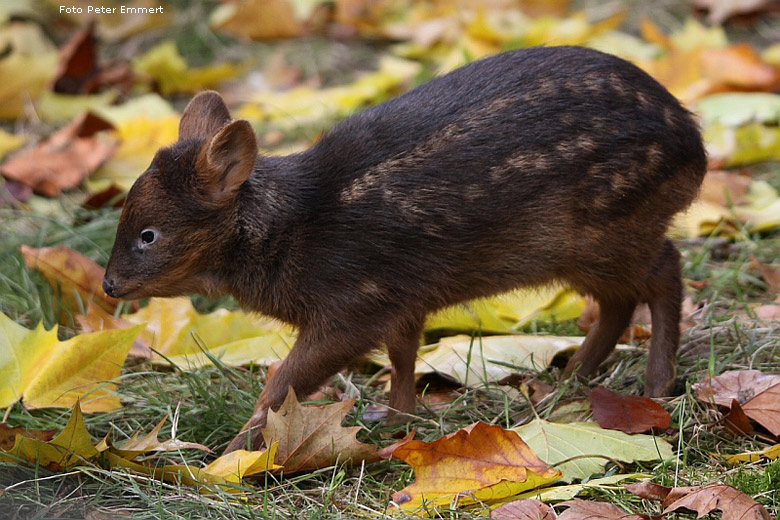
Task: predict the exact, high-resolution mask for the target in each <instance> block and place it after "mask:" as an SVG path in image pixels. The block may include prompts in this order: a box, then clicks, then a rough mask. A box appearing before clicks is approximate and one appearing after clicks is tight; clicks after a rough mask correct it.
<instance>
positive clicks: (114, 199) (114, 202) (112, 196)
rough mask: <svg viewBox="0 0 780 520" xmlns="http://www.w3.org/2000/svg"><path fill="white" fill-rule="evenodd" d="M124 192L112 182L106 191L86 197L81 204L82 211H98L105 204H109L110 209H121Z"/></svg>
mask: <svg viewBox="0 0 780 520" xmlns="http://www.w3.org/2000/svg"><path fill="white" fill-rule="evenodd" d="M124 192H125V190H123V189H122V188H120V187H119V186H117V185H116V184H114V183H113V182H112V183H111V184H109V185H108V187H107V188H106V189H104V190H102V191H99V192H97V193H93V194H92V195H90V196H89V197H87V199H86V200H85V201H84V202H82V203H81V207H82V208H84V209H100V208H102V207H105V206H106V205H107V204H111V207H112V208H121V207H122V206H123V205H124V203H125V196H124V195H123V194H124ZM120 195H122V196H121V197H120Z"/></svg>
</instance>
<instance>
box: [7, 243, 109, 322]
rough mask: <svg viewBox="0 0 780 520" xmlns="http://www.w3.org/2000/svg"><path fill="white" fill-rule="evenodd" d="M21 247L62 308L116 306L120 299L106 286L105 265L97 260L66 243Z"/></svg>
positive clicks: (24, 256)
mask: <svg viewBox="0 0 780 520" xmlns="http://www.w3.org/2000/svg"><path fill="white" fill-rule="evenodd" d="M20 249H21V252H22V257H23V258H24V263H25V265H27V268H28V269H31V270H37V271H39V272H40V273H41V274H42V275H43V277H44V278H45V279H46V282H48V284H49V286H50V287H51V288H52V291H54V293H55V294H58V295H59V296H60V302H61V306H62V308H63V311H64V310H66V309H67V310H68V311H70V312H71V313H78V312H82V311H84V310H85V309H86V307H88V306H89V304H90V303H92V302H94V303H95V304H97V305H98V306H100V308H101V309H103V310H104V311H107V312H109V313H113V312H114V311H115V310H116V306H117V305H118V304H119V300H117V299H116V298H112V297H110V296H108V295H107V294H106V293H105V291H104V290H103V285H102V283H103V273H104V272H105V269H103V268H102V267H100V266H99V265H98V264H96V263H95V262H94V261H92V260H90V259H89V258H87V257H85V256H83V255H82V254H81V253H79V252H78V251H74V250H73V249H71V248H69V247H67V246H56V247H44V248H41V249H35V248H33V247H30V246H26V245H23V246H21V248H20ZM60 322H62V319H61V320H60Z"/></svg>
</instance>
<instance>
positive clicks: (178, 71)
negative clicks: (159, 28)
mask: <svg viewBox="0 0 780 520" xmlns="http://www.w3.org/2000/svg"><path fill="white" fill-rule="evenodd" d="M133 69H134V70H135V71H136V72H138V73H140V74H142V75H146V76H149V77H150V78H152V79H153V80H154V81H155V82H156V85H157V87H158V88H159V89H160V92H161V93H162V94H163V95H166V96H168V95H170V94H174V93H185V94H194V93H195V92H198V91H200V90H205V89H209V88H213V87H215V86H217V85H218V84H219V83H220V82H222V81H225V80H227V79H231V78H233V77H235V76H236V75H237V74H238V73H239V72H241V68H240V67H237V66H235V65H230V64H227V63H223V64H219V65H212V66H208V67H199V68H191V67H188V65H187V61H186V60H185V59H184V58H183V57H182V55H181V54H179V51H178V49H177V48H176V43H175V42H174V41H173V40H165V41H163V42H161V43H159V44H158V45H157V46H155V47H154V48H152V49H151V50H149V51H148V52H147V53H146V54H144V55H142V56H139V57H138V58H136V59H135V60H133Z"/></svg>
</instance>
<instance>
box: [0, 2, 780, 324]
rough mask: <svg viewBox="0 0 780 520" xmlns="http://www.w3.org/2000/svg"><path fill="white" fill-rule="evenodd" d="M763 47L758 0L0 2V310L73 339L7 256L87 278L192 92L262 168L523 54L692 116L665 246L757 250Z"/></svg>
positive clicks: (763, 213) (765, 9)
mask: <svg viewBox="0 0 780 520" xmlns="http://www.w3.org/2000/svg"><path fill="white" fill-rule="evenodd" d="M96 8H97V10H99V11H102V12H99V13H95V12H94V11H95V10H96ZM112 10H113V11H114V12H108V13H106V12H105V11H112ZM123 11H124V12H123ZM778 42H780V3H778V2H777V1H773V0H695V1H693V2H677V1H665V0H663V1H655V2H652V1H633V0H617V1H595V0H553V1H541V0H486V1H477V0H435V1H434V0H431V1H410V0H248V1H241V2H240V1H224V2H215V1H202V2H186V1H183V0H177V1H169V2H165V1H159V0H129V1H127V2H124V3H120V2H113V1H111V0H105V1H103V2H102V3H98V2H90V1H84V0H75V1H71V2H69V3H67V4H60V3H57V2H55V1H53V0H51V1H49V0H13V1H10V0H3V1H2V3H0V78H2V80H1V81H0V175H1V176H0V219H2V223H3V225H2V227H0V268H2V273H1V274H0V295H2V298H0V312H4V313H6V314H9V315H10V316H12V317H14V318H15V319H16V320H18V321H20V322H22V323H26V324H34V323H36V322H37V321H39V320H41V319H43V320H44V322H45V324H46V325H47V326H50V325H52V324H53V323H56V322H58V321H60V322H62V323H63V324H65V325H68V324H70V325H73V322H72V320H67V319H66V320H62V319H61V316H60V313H59V311H58V310H57V306H58V303H57V302H56V301H48V300H46V299H47V298H48V296H46V294H48V290H47V288H46V287H45V285H44V284H43V283H42V282H41V280H39V279H37V278H36V277H35V276H33V275H31V274H30V272H29V271H28V270H26V269H25V266H24V264H23V261H22V257H21V255H20V253H19V246H20V245H22V244H27V245H30V246H32V247H42V246H47V245H55V244H66V245H68V246H70V247H72V248H74V249H76V250H78V251H80V252H81V253H84V254H86V255H87V256H88V257H90V258H92V259H94V260H96V261H97V262H98V263H99V264H104V263H105V261H106V259H107V254H108V251H109V249H110V245H111V242H112V241H113V231H114V229H115V226H116V219H117V216H118V208H119V206H120V205H121V202H122V198H123V194H124V193H125V192H126V190H127V189H129V187H130V186H131V185H132V183H133V182H134V180H135V179H136V178H137V176H138V175H140V174H141V173H142V172H143V171H144V170H145V168H146V166H147V165H148V164H149V161H150V160H151V158H152V156H153V155H154V153H155V151H156V150H157V149H158V148H159V147H160V146H165V145H167V144H170V143H171V142H173V141H174V140H175V138H176V134H177V127H178V118H179V114H180V112H181V110H182V108H183V107H184V105H185V104H186V102H187V101H188V99H189V98H190V97H191V96H192V94H194V93H195V92H198V91H200V90H203V89H216V90H218V91H219V92H220V93H222V95H223V96H224V98H225V99H226V101H227V103H228V105H229V106H230V108H231V110H232V112H233V115H234V117H241V118H246V119H248V120H249V121H250V122H251V123H252V124H253V125H254V127H255V128H256V130H257V132H258V137H259V141H260V145H261V149H262V150H263V153H267V154H286V153H291V152H294V151H299V150H302V149H305V148H306V147H308V146H310V145H311V143H312V142H314V141H315V140H316V139H317V138H318V136H319V135H320V134H321V133H322V132H323V131H326V130H327V129H328V128H329V127H330V126H331V125H333V124H334V123H335V122H336V121H338V120H339V119H341V118H343V117H345V116H347V115H349V114H351V113H353V112H355V111H358V110H360V109H361V108H364V107H367V106H370V105H373V104H377V103H380V102H382V101H384V100H386V99H388V98H390V97H392V96H396V95H398V94H401V93H403V92H404V91H407V90H409V89H411V88H413V87H414V86H416V85H418V84H420V83H422V82H424V81H426V80H427V79H430V78H431V77H433V76H435V75H437V74H441V73H444V72H446V71H449V70H452V69H454V68H456V67H458V66H459V65H462V64H464V63H467V62H469V61H471V60H475V59H478V58H480V57H483V56H486V55H490V54H494V53H497V52H501V51H504V50H508V49H514V48H519V47H526V46H531V45H559V44H576V45H586V46H590V47H594V48H597V49H600V50H603V51H606V52H611V53H614V54H616V55H618V56H621V57H623V58H625V59H628V60H630V61H632V62H634V63H636V64H637V65H639V66H640V67H642V68H643V69H645V70H646V71H648V72H649V73H650V74H651V75H653V76H654V77H656V78H657V79H658V80H659V81H661V82H662V83H663V84H664V85H665V86H666V87H667V88H669V89H670V90H671V91H672V92H673V93H674V94H675V95H676V96H677V97H678V98H680V99H681V100H682V101H683V102H684V103H685V104H686V105H687V106H689V107H690V108H691V109H692V110H694V111H695V112H697V113H698V114H699V116H700V117H701V122H702V125H703V128H704V132H705V136H706V141H707V147H708V151H709V154H710V167H711V170H712V171H711V172H710V175H708V177H707V182H706V183H705V188H704V191H703V197H702V201H701V202H700V203H699V204H698V205H697V206H696V207H695V208H694V209H693V210H692V211H691V212H689V214H688V215H687V216H685V217H684V218H681V220H680V221H679V222H678V225H677V229H676V233H677V234H678V235H680V236H684V237H689V238H692V239H695V238H696V237H699V236H710V235H711V234H713V233H714V235H713V236H725V237H732V238H733V237H739V236H745V235H746V234H747V235H749V234H751V233H769V234H770V235H769V238H771V237H774V236H775V235H776V232H775V231H773V230H775V229H776V228H777V226H778V225H780V202H778V195H777V190H778V188H780V173H778V162H777V161H778V160H779V159H780V129H778V114H780V96H778V95H777V94H775V93H774V92H776V91H777V89H778V86H779V85H780V43H778ZM765 243H769V244H776V241H775V240H770V242H766V241H765ZM768 247H770V249H771V247H775V246H773V245H772V246H768ZM772 256H774V255H772V254H771V251H770V253H768V257H772ZM689 276H694V277H695V275H691V274H690V273H689ZM66 330H67V329H66Z"/></svg>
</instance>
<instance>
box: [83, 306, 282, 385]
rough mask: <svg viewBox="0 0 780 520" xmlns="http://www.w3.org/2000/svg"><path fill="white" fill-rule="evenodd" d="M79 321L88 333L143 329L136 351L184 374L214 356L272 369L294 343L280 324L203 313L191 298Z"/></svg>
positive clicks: (90, 315)
mask: <svg viewBox="0 0 780 520" xmlns="http://www.w3.org/2000/svg"><path fill="white" fill-rule="evenodd" d="M95 311H98V309H95ZM77 319H78V321H79V324H81V326H82V328H83V329H84V330H111V329H124V328H127V326H128V324H129V325H143V326H144V329H143V331H142V332H141V334H140V335H139V336H138V343H139V345H140V346H141V348H140V349H137V350H136V352H145V355H146V356H147V357H148V356H151V358H152V362H154V363H160V364H170V363H172V364H174V365H176V366H177V367H179V368H181V369H183V370H194V369H196V368H199V367H202V366H207V365H211V364H212V361H211V358H213V357H215V358H218V359H220V360H221V362H222V363H225V364H227V365H230V366H241V365H246V364H249V363H255V364H259V365H270V364H271V363H273V362H274V361H277V360H279V359H282V358H284V357H285V356H286V355H287V353H288V352H289V351H290V349H291V348H292V346H291V345H292V344H293V343H294V341H295V332H294V331H293V329H292V328H291V327H290V326H288V325H284V324H282V323H280V322H278V321H276V320H273V319H270V318H265V317H262V316H259V315H255V314H249V313H245V312H243V311H233V312H230V311H228V310H226V309H218V310H216V311H214V312H212V313H210V314H199V313H198V312H197V311H196V310H195V308H194V307H193V306H192V302H191V301H190V299H189V298H151V299H150V300H149V304H148V305H147V306H146V307H143V308H141V309H139V310H138V311H137V312H134V313H131V314H123V315H121V316H120V317H119V318H114V317H113V316H110V315H106V314H105V313H100V312H89V313H88V315H87V316H86V317H84V318H81V317H78V316H77ZM150 349H154V350H155V351H156V352H152V351H151V350H150Z"/></svg>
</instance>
